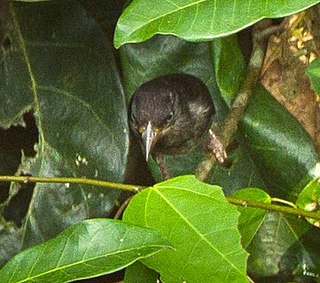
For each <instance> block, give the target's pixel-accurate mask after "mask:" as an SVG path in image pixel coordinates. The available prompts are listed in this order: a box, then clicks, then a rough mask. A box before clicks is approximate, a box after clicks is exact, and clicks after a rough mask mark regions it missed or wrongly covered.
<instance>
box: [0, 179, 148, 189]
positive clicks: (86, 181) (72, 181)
mask: <svg viewBox="0 0 320 283" xmlns="http://www.w3.org/2000/svg"><path fill="white" fill-rule="evenodd" d="M0 182H18V183H25V184H27V183H60V184H79V185H90V186H97V187H102V188H106V189H116V190H122V191H128V192H133V193H138V192H139V191H141V190H143V189H144V188H145V187H142V186H135V185H128V184H121V183H113V182H107V181H101V180H97V179H88V178H72V177H31V176H0Z"/></svg>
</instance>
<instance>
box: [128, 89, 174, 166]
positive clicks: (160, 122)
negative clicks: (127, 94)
mask: <svg viewBox="0 0 320 283" xmlns="http://www.w3.org/2000/svg"><path fill="white" fill-rule="evenodd" d="M159 93H161V95H159ZM177 108H178V105H177V103H176V97H175V94H174V93H173V92H170V91H169V90H168V89H166V88H165V87H161V86H156V85H154V84H153V83H146V84H143V85H142V86H141V87H140V88H139V89H138V90H137V91H136V92H135V93H134V95H133V97H132V100H131V105H130V108H129V111H130V113H129V124H130V128H131V130H132V131H133V132H134V133H135V135H137V136H138V137H139V138H140V139H141V141H142V143H143V147H144V150H145V158H146V160H147V161H148V159H149V157H150V154H151V151H152V149H153V148H154V146H155V145H156V143H157V142H158V141H159V139H161V137H163V136H164V135H165V134H166V133H167V131H169V130H170V128H171V127H172V126H173V124H174V121H175V118H176V116H177V112H178V109H177Z"/></svg>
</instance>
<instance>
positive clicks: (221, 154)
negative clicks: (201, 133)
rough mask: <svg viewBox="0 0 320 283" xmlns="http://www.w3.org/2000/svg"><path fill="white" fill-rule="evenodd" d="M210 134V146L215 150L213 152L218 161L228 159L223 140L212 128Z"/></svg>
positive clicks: (221, 161)
mask: <svg viewBox="0 0 320 283" xmlns="http://www.w3.org/2000/svg"><path fill="white" fill-rule="evenodd" d="M209 135H210V141H209V145H208V147H209V149H210V150H212V151H213V154H214V155H215V157H216V159H217V161H218V162H219V163H221V164H222V163H223V162H224V161H225V160H226V159H227V153H226V150H225V148H224V146H223V144H222V142H221V141H220V140H219V138H218V137H217V136H216V134H215V133H214V132H213V131H212V130H211V129H209Z"/></svg>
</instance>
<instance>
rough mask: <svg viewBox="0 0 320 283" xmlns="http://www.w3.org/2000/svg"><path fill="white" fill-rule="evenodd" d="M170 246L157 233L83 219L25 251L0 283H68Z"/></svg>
mask: <svg viewBox="0 0 320 283" xmlns="http://www.w3.org/2000/svg"><path fill="white" fill-rule="evenodd" d="M169 247H170V245H169V243H168V242H167V240H165V239H164V238H163V237H162V236H161V235H160V234H159V233H158V232H156V231H152V230H150V229H146V228H141V227H137V226H134V225H130V224H125V223H123V222H121V221H116V220H110V219H93V220H85V221H83V222H81V223H78V224H76V225H73V226H71V227H69V228H67V229H66V230H65V231H63V232H62V233H61V234H59V235H58V236H57V237H56V238H54V239H52V240H50V241H48V242H45V243H42V244H40V245H38V246H35V247H33V248H30V249H27V250H25V251H23V252H21V253H20V254H18V255H17V256H15V257H14V258H12V259H11V260H10V261H9V262H8V263H7V264H6V265H5V266H4V267H3V268H2V269H1V270H0V278H1V280H2V282H7V283H14V282H41V283H44V282H57V283H58V282H67V281H68V282H69V281H74V280H76V279H81V278H91V277H95V276H98V275H102V274H107V273H111V272H114V271H116V270H119V269H121V268H124V267H126V266H128V265H129V264H131V263H133V262H135V261H136V260H139V259H142V258H145V257H148V256H150V255H154V254H156V253H158V252H159V251H161V250H163V249H165V248H169Z"/></svg>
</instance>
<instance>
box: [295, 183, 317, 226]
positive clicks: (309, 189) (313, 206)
mask: <svg viewBox="0 0 320 283" xmlns="http://www.w3.org/2000/svg"><path fill="white" fill-rule="evenodd" d="M319 181H320V179H319V178H317V179H315V180H312V181H311V182H310V183H309V184H308V185H307V186H305V188H304V189H303V190H302V192H301V193H300V194H299V197H298V199H297V201H296V205H297V206H298V207H299V208H301V209H303V210H306V211H314V212H317V211H318V212H319V215H320V183H319ZM307 220H308V221H309V222H310V223H311V224H313V225H315V226H317V227H320V221H319V220H315V219H311V218H308V219H307Z"/></svg>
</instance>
